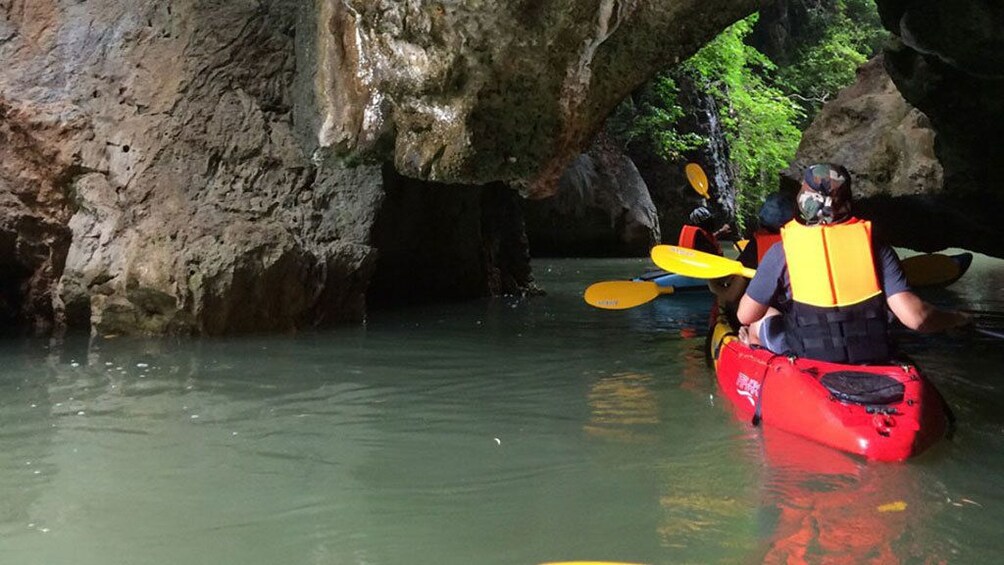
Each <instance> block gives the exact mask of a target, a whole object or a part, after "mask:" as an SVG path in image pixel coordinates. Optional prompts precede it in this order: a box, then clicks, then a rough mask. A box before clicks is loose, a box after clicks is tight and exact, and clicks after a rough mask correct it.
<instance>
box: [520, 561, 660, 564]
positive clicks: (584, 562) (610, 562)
mask: <svg viewBox="0 0 1004 565" xmlns="http://www.w3.org/2000/svg"><path fill="white" fill-rule="evenodd" d="M540 565H642V564H641V563H622V562H620V561H616V562H615V561H552V562H550V563H541V564H540Z"/></svg>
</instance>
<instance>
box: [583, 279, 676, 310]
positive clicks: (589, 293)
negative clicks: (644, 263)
mask: <svg viewBox="0 0 1004 565" xmlns="http://www.w3.org/2000/svg"><path fill="white" fill-rule="evenodd" d="M672 292H673V287H671V286H659V285H657V284H655V283H654V282H652V281H604V282H598V283H593V284H591V285H589V288H587V289H586V293H585V295H583V298H584V299H585V300H586V303H587V304H589V305H590V306H595V307H597V308H603V309H605V310H624V309H626V308H634V307H635V306H641V305H642V304H645V303H646V302H649V301H651V300H653V299H655V297H657V296H659V295H660V294H671V293H672Z"/></svg>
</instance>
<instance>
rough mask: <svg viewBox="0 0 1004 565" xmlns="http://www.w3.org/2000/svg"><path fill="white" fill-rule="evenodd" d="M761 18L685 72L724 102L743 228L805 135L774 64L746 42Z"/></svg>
mask: <svg viewBox="0 0 1004 565" xmlns="http://www.w3.org/2000/svg"><path fill="white" fill-rule="evenodd" d="M756 18H757V16H756V15H753V16H750V17H749V18H747V19H745V20H742V21H739V22H737V23H735V24H734V25H732V26H731V27H729V28H728V29H726V30H725V31H724V32H722V33H721V34H719V35H718V37H716V38H715V40H714V41H712V42H711V43H709V44H708V45H706V46H705V47H704V48H703V49H701V50H700V51H698V52H697V54H696V55H694V56H693V57H692V58H691V59H690V60H688V61H687V62H686V63H685V64H684V68H683V72H685V73H688V74H690V75H691V76H693V77H695V78H696V79H697V81H698V84H700V85H702V86H703V90H705V91H707V92H710V93H711V94H712V95H713V96H714V97H715V98H716V99H717V101H718V104H719V109H720V114H721V115H720V117H721V122H722V129H723V130H724V132H725V139H726V141H728V144H729V158H730V161H731V164H732V167H733V175H734V178H735V182H736V215H737V218H736V221H737V222H738V223H739V226H740V228H743V227H744V224H745V222H744V219H745V218H748V217H752V216H755V215H756V212H757V210H758V209H759V207H760V203H761V202H763V199H764V197H766V196H767V194H768V193H770V192H771V191H773V190H775V189H776V188H777V173H778V171H780V170H781V169H783V168H785V167H787V166H788V163H789V162H790V161H791V159H792V158H793V157H794V156H795V150H796V149H797V148H798V140H799V139H800V138H801V135H802V134H801V132H800V131H799V129H798V127H797V126H796V124H797V123H798V121H799V119H801V117H802V112H801V110H800V108H799V107H798V105H796V104H795V103H794V102H792V101H791V99H789V98H788V97H787V96H785V94H784V92H782V91H781V90H780V89H779V88H777V87H775V86H772V85H771V84H770V83H769V82H768V81H767V79H768V77H770V75H771V73H773V72H774V71H775V70H776V68H775V66H774V64H773V63H772V62H771V61H770V59H768V58H767V57H766V56H764V55H763V54H762V53H760V52H759V51H757V50H756V49H754V48H753V47H751V46H749V45H747V44H746V42H745V39H746V37H747V36H748V35H749V34H750V32H751V31H752V30H753V24H755V23H756Z"/></svg>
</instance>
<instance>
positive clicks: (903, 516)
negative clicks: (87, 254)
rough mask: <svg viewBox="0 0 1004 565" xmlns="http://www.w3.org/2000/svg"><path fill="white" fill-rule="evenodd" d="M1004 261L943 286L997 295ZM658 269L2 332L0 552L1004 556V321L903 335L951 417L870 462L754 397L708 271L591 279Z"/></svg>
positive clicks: (163, 556) (17, 559) (243, 556)
mask: <svg viewBox="0 0 1004 565" xmlns="http://www.w3.org/2000/svg"><path fill="white" fill-rule="evenodd" d="M1002 265H1004V262H1000V261H995V260H980V261H978V263H977V265H976V266H974V267H973V269H972V271H971V272H970V273H969V274H968V275H967V276H966V278H965V279H963V280H962V281H960V282H959V283H957V284H956V285H955V286H954V287H952V290H951V291H942V292H940V293H937V294H935V295H931V296H929V297H930V298H931V299H932V300H935V301H938V302H940V303H943V304H960V305H968V306H969V307H971V308H976V309H980V310H987V311H997V312H1000V311H1004V267H1002ZM644 268H645V264H644V263H643V262H641V261H634V260H615V261H609V260H548V261H537V262H536V263H535V272H536V273H537V276H538V278H539V279H540V281H541V282H542V283H543V285H544V286H545V287H546V288H548V290H549V291H550V294H549V295H548V296H546V297H538V298H533V299H502V300H492V301H484V302H475V303H467V304H462V305H451V306H445V307H435V308H432V307H430V308H424V309H414V310H408V311H405V312H397V313H393V314H391V313H381V314H379V315H377V316H375V317H373V318H372V319H371V320H370V321H369V323H368V325H367V326H366V327H365V328H362V329H346V330H339V331H333V332H330V333H317V334H305V335H298V336H291V337H267V338H266V337H262V338H240V339H228V340H199V341H173V340H124V339H115V340H108V341H102V342H99V343H95V344H88V343H87V341H86V340H79V341H73V340H70V341H67V342H66V343H63V344H61V345H49V344H47V343H44V342H7V343H3V344H0V563H12V564H19V565H32V564H46V565H54V564H73V565H99V564H100V565H112V564H130V565H141V564H151V565H152V564H156V565H161V564H165V565H166V564H171V565H176V564H222V563H226V564H231V563H232V564H240V565H254V564H331V565H335V564H338V565H341V564H358V565H362V564H367V565H377V564H379V565H397V564H402V565H407V564H531V565H532V564H536V563H540V562H544V561H562V560H586V559H589V560H609V561H634V562H642V563H651V564H656V563H659V564H663V563H735V562H743V563H760V562H763V561H765V560H766V561H768V562H773V561H780V560H781V559H782V558H784V557H785V556H795V557H796V558H798V557H799V556H801V557H804V558H805V559H807V560H809V561H810V562H833V561H834V560H836V559H837V558H840V559H845V560H846V562H849V563H860V562H868V561H872V562H882V563H889V562H896V561H897V560H898V561H901V562H906V563H929V562H931V563H939V562H950V563H995V562H999V561H1000V559H1001V555H1002V554H1004V540H1002V539H1001V536H1000V531H1001V528H1002V525H1004V480H1002V471H1004V390H1002V384H1001V372H1002V371H1001V367H1004V343H1002V342H1001V341H997V340H992V339H988V338H978V339H977V338H971V337H963V338H947V337H924V338H917V337H910V338H908V339H906V340H905V342H904V343H905V347H906V349H907V350H908V351H910V352H911V353H913V354H915V355H916V357H917V358H918V360H919V361H920V362H921V363H922V365H923V367H924V368H925V369H926V371H927V372H928V373H929V374H930V375H931V377H932V378H933V380H934V381H935V382H936V383H937V385H938V386H939V388H940V389H941V390H942V392H943V393H944V395H945V396H946V397H947V399H948V400H949V402H950V403H951V404H952V406H953V407H954V409H955V412H956V415H957V416H958V420H959V427H958V431H957V433H956V435H955V438H954V440H953V441H951V442H943V443H942V444H940V445H939V446H937V447H936V448H935V449H934V450H932V451H930V452H928V453H926V454H925V455H924V456H922V457H920V458H918V459H916V460H914V461H912V462H910V463H909V464H902V465H876V464H871V465H869V464H864V463H862V462H860V461H858V460H855V459H851V458H847V457H843V456H840V455H837V454H835V453H833V452H829V451H827V450H823V452H822V453H821V454H820V453H818V452H815V451H813V448H811V447H806V446H798V445H790V444H785V443H784V441H785V440H787V438H781V440H780V441H781V443H780V444H778V443H777V441H779V440H778V439H777V438H772V437H770V436H769V435H768V436H767V437H764V436H763V435H762V432H761V431H759V430H754V429H753V428H751V427H750V426H749V425H748V424H746V423H745V422H739V421H737V420H735V419H733V417H732V415H731V414H730V413H729V411H728V410H727V407H726V406H723V405H722V404H721V402H720V401H719V398H718V397H717V395H716V390H715V386H714V383H713V380H712V373H711V372H710V370H709V369H707V368H706V367H705V366H704V364H703V353H702V350H701V345H702V341H703V340H702V338H701V337H700V336H699V335H698V336H695V335H694V331H695V330H696V331H697V332H698V333H700V332H703V328H704V325H705V319H706V317H707V310H708V305H709V302H710V299H709V298H708V297H707V296H702V295H697V296H683V295H677V296H674V297H671V298H661V299H659V301H656V302H655V303H652V304H650V305H648V306H645V307H641V308H637V309H635V310H631V311H623V312H607V311H600V310H595V309H592V308H590V307H588V306H587V305H585V304H584V303H583V302H582V300H581V298H580V296H581V292H582V290H583V289H584V287H585V286H586V285H587V284H589V283H591V282H594V281H597V280H603V279H608V278H620V277H622V276H623V275H627V274H633V273H638V272H641V271H642V270H644ZM995 323H996V325H995ZM984 324H985V325H987V326H989V327H996V328H997V329H1001V330H1004V317H996V316H991V317H990V318H988V320H987V321H985V322H984ZM777 445H782V448H781V449H780V450H778V448H777ZM821 463H825V464H821ZM813 467H817V468H813Z"/></svg>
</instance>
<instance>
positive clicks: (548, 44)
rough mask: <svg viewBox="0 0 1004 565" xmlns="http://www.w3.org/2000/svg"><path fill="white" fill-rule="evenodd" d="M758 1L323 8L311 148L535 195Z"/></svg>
mask: <svg viewBox="0 0 1004 565" xmlns="http://www.w3.org/2000/svg"><path fill="white" fill-rule="evenodd" d="M756 4H757V2H755V1H752V0H730V1H727V2H726V1H717V2H713V1H708V0H661V1H655V2H643V1H640V0H590V1H587V0H532V1H530V0H527V1H517V2H481V1H475V0H466V1H456V0H455V1H437V2H429V1H420V0H404V1H397V0H378V1H372V0H366V1H362V0H322V1H321V2H319V5H320V6H321V10H322V14H321V17H320V18H319V22H321V25H322V27H326V30H325V31H327V32H331V33H330V34H328V33H322V34H320V35H321V36H323V37H324V38H325V39H324V41H322V42H321V44H319V45H318V49H317V56H318V60H319V62H318V69H319V72H318V75H317V81H318V84H319V88H320V92H321V96H320V98H321V101H322V112H321V114H320V116H319V117H318V120H319V122H320V124H319V127H320V129H319V132H320V133H319V142H320V144H321V145H322V146H324V147H331V148H333V149H334V150H337V151H342V152H345V151H356V152H358V151H365V150H377V151H379V150H381V149H382V148H383V147H385V146H387V145H389V146H392V149H391V150H392V152H393V161H394V163H395V166H396V168H397V170H398V171H399V172H401V173H403V174H405V175H407V176H410V177H414V178H422V179H428V180H434V181H439V182H451V183H468V184H484V183H488V182H492V181H506V182H511V183H513V184H516V185H519V186H521V187H522V188H523V189H524V192H525V193H526V194H528V195H530V196H531V197H545V196H548V195H550V194H553V192H554V190H555V189H556V187H557V180H558V178H559V177H560V176H561V174H562V173H563V172H564V169H565V167H566V166H567V164H568V163H569V162H570V161H571V160H572V159H573V158H574V157H575V156H576V155H578V154H579V153H580V152H581V151H582V150H583V149H584V148H585V147H586V146H587V145H588V143H589V141H590V139H591V138H592V136H593V135H594V134H595V133H596V132H597V131H598V130H599V128H600V126H601V125H602V123H603V121H604V119H605V118H606V116H607V114H608V113H609V112H610V111H611V110H612V109H613V108H614V106H615V105H616V104H617V103H618V102H619V101H620V100H621V99H622V98H624V97H625V96H626V95H627V94H628V93H630V92H631V91H632V90H633V89H634V88H636V87H637V86H638V85H639V84H641V83H642V82H643V81H644V80H646V79H647V78H648V77H649V76H651V75H652V74H653V73H654V72H655V71H656V70H658V69H659V68H663V67H666V66H668V65H671V64H673V63H674V62H677V61H679V60H681V59H682V58H685V57H687V56H689V55H690V54H692V53H693V52H695V51H696V50H697V49H698V48H699V47H700V46H701V45H702V44H703V43H704V42H705V41H707V40H708V39H710V38H712V37H713V36H714V35H715V34H716V33H717V32H718V31H720V30H722V29H724V28H725V27H726V26H727V25H729V24H730V23H732V22H733V21H735V20H736V19H738V18H740V17H742V16H744V15H746V14H749V13H750V12H752V11H753V9H754V8H755V6H756Z"/></svg>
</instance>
